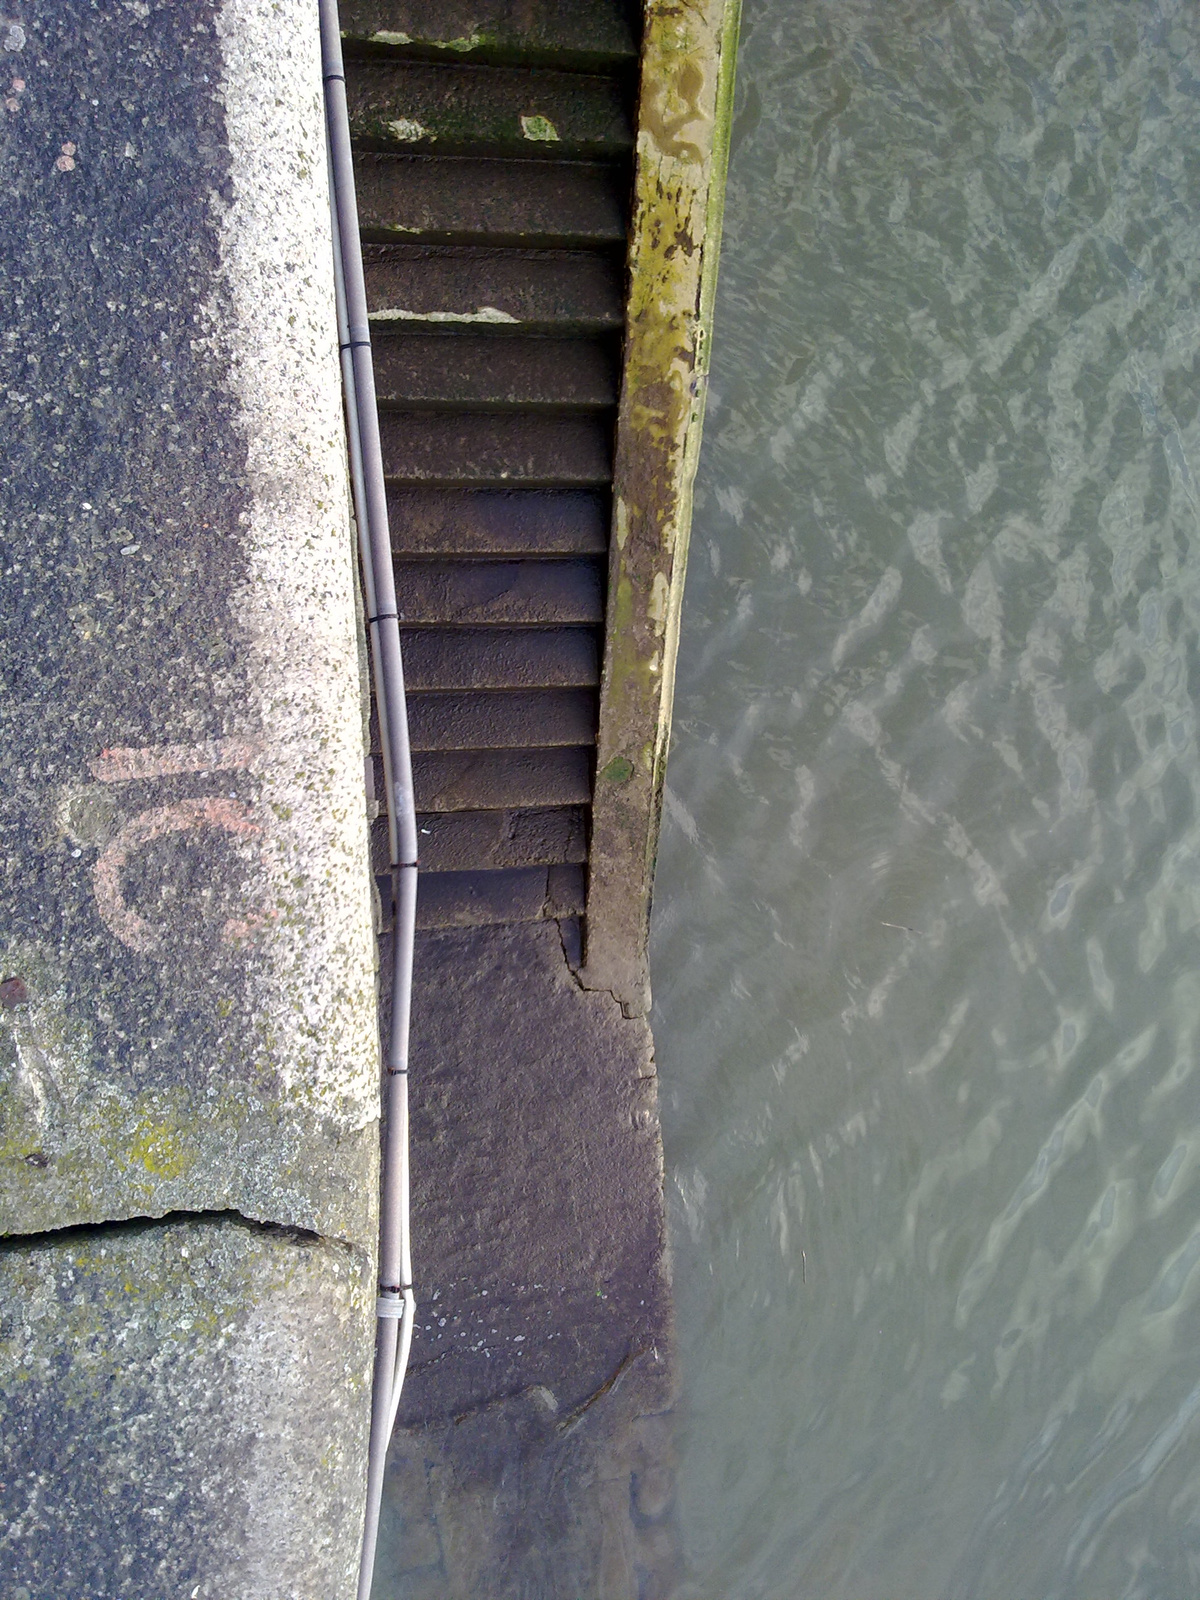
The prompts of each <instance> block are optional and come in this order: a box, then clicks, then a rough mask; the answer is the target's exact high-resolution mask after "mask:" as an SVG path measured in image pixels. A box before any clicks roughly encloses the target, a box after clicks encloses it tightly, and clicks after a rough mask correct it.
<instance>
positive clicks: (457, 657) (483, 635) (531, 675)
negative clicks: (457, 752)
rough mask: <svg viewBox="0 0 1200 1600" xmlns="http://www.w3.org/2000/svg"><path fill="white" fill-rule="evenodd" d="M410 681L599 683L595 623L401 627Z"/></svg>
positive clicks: (465, 685)
mask: <svg viewBox="0 0 1200 1600" xmlns="http://www.w3.org/2000/svg"><path fill="white" fill-rule="evenodd" d="M400 648H401V652H402V655H403V660H404V677H405V682H406V684H407V685H408V688H409V690H410V691H411V692H414V693H415V692H419V691H420V690H422V689H540V688H575V687H580V688H584V687H588V688H590V687H594V686H596V685H598V684H599V682H600V645H599V639H598V637H597V633H596V630H595V629H594V628H587V627H584V628H542V627H530V628H503V627H496V628H453V627H450V628H429V629H427V630H426V629H408V628H405V629H403V630H402V631H401V635H400Z"/></svg>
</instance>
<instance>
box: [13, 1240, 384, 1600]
mask: <svg viewBox="0 0 1200 1600" xmlns="http://www.w3.org/2000/svg"><path fill="white" fill-rule="evenodd" d="M373 1311H374V1284H373V1281H372V1273H371V1270H370V1262H369V1259H368V1258H367V1256H366V1254H365V1253H364V1252H361V1251H357V1250H352V1249H349V1248H347V1247H345V1246H342V1245H330V1244H324V1243H320V1242H318V1241H316V1240H313V1239H311V1238H309V1239H305V1238H303V1237H300V1236H297V1235H294V1234H288V1233H286V1232H284V1231H283V1230H268V1229H264V1228H256V1227H250V1226H247V1225H246V1224H244V1223H240V1222H236V1221H231V1220H228V1219H219V1218H213V1219H210V1220H205V1221H191V1222H171V1223H165V1224H159V1225H149V1224H128V1225H126V1226H124V1227H121V1228H117V1229H105V1230H100V1231H94V1230H78V1231H76V1232H74V1233H65V1234H59V1235H55V1236H53V1237H51V1238H49V1239H45V1238H44V1239H41V1240H39V1241H37V1242H29V1243H25V1242H22V1241H15V1242H10V1243H9V1244H7V1245H5V1246H4V1247H2V1248H0V1594H3V1596H4V1600H42V1597H43V1596H47V1597H48V1596H51V1595H54V1596H57V1597H60V1600H84V1597H85V1596H88V1597H90V1596H96V1597H100V1596H111V1597H113V1600H117V1597H120V1600H164V1597H165V1596H168V1595H170V1596H181V1597H186V1596H191V1597H193V1600H205V1597H207V1600H231V1597H232V1596H236V1597H237V1600H345V1596H346V1595H347V1594H352V1593H353V1579H354V1574H355V1571H356V1565H357V1558H358V1541H359V1538H360V1537H361V1525H362V1496H363V1492H364V1491H363V1470H362V1463H363V1459H364V1456H365V1449H366V1437H365V1435H366V1426H367V1417H368V1407H367V1406H366V1405H364V1395H365V1393H366V1392H367V1391H368V1390H369V1386H370V1356H371V1351H372V1340H371V1326H372V1318H373Z"/></svg>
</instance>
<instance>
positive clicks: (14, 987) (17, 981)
mask: <svg viewBox="0 0 1200 1600" xmlns="http://www.w3.org/2000/svg"><path fill="white" fill-rule="evenodd" d="M28 999H29V990H28V989H27V988H26V987H25V980H24V978H16V977H13V978H5V979H4V980H3V982H0V1006H4V1007H5V1008H6V1009H8V1010H10V1011H11V1010H12V1008H13V1007H14V1006H23V1005H24V1004H25V1002H26V1001H27V1000H28Z"/></svg>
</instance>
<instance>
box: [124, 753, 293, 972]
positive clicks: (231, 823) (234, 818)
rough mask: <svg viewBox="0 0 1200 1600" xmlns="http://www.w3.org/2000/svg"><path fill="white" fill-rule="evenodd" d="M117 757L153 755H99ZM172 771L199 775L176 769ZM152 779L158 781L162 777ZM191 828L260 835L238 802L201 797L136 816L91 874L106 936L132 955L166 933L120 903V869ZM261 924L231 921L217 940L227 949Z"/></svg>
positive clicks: (127, 905)
mask: <svg viewBox="0 0 1200 1600" xmlns="http://www.w3.org/2000/svg"><path fill="white" fill-rule="evenodd" d="M164 748H166V749H176V750H178V749H187V748H195V747H188V746H179V745H176V746H166V747H164ZM118 753H120V754H133V755H142V754H147V755H150V754H154V752H152V751H146V752H142V751H132V752H116V751H105V752H104V754H105V755H115V754H118ZM101 759H103V757H101ZM96 765H97V763H93V767H92V770H93V771H95V768H96ZM172 770H174V771H180V770H184V771H198V770H202V769H200V768H183V769H181V768H178V767H176V768H174V769H172ZM140 775H141V774H138V776H140ZM153 775H154V776H156V777H157V776H160V775H161V774H159V773H155V774H153ZM192 828H223V829H224V830H225V832H226V833H232V834H236V835H238V836H239V837H245V836H246V835H248V834H252V833H261V832H262V829H261V827H260V826H259V824H258V823H257V822H255V821H254V819H253V817H252V816H251V815H250V812H249V810H248V808H247V807H246V806H244V805H242V803H241V802H240V801H238V800H226V799H224V798H223V797H222V796H220V795H206V796H203V797H201V798H199V799H195V800H176V801H175V802H174V803H173V804H172V805H168V806H156V807H154V808H153V809H152V810H149V811H141V812H139V813H138V815H137V816H136V817H133V818H132V819H131V820H130V821H129V822H127V823H126V824H125V826H124V827H123V828H121V829H120V831H119V832H118V833H117V834H116V836H115V837H114V838H113V839H111V840H110V841H109V843H108V844H107V845H106V846H105V848H104V849H103V850H102V851H101V853H100V856H99V858H98V860H97V861H96V864H95V866H94V867H93V868H92V887H93V888H94V890H95V894H96V907H97V909H98V910H99V912H100V915H101V917H102V918H103V919H104V923H105V925H106V926H107V927H108V928H109V930H110V931H111V932H112V933H115V934H116V936H117V938H118V939H120V941H121V943H122V944H124V945H128V946H129V948H130V949H131V950H138V951H142V952H145V951H148V950H153V949H154V948H155V946H156V945H158V944H160V943H161V941H162V939H163V938H164V937H165V930H164V929H158V928H154V927H152V926H151V925H150V923H148V922H147V921H146V919H145V917H143V916H142V915H141V914H140V913H139V912H137V911H135V910H134V909H133V907H132V906H131V905H130V904H129V903H128V901H127V900H126V899H125V895H124V892H123V890H122V888H121V874H122V872H123V871H124V869H125V864H126V862H127V861H128V860H129V857H130V856H131V855H132V854H133V852H134V851H135V850H139V849H141V847H142V846H143V845H145V844H149V843H150V841H151V840H152V839H159V838H161V837H162V836H163V834H166V833H186V832H188V831H189V830H190V829H192ZM262 920H263V919H261V918H258V917H254V918H250V919H243V918H233V917H231V918H230V919H229V921H228V922H226V924H225V926H224V928H223V929H222V930H221V937H222V938H223V939H224V940H225V942H226V943H229V942H231V941H232V940H234V939H238V938H245V937H246V936H247V934H249V933H250V932H251V931H253V926H254V925H255V924H257V923H259V922H261V921H262Z"/></svg>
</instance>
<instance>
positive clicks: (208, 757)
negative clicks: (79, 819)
mask: <svg viewBox="0 0 1200 1600" xmlns="http://www.w3.org/2000/svg"><path fill="white" fill-rule="evenodd" d="M257 754H258V746H257V745H255V744H252V743H251V742H250V741H249V740H247V739H205V740H203V741H201V743H199V744H160V745H148V746H145V747H143V748H138V747H137V746H133V745H117V746H115V747H114V748H113V749H111V750H101V752H100V754H99V755H98V756H97V757H96V759H95V760H94V761H93V762H92V763H91V769H92V777H93V778H97V779H98V780H99V781H100V782H101V783H132V782H133V781H134V780H135V779H143V780H144V779H147V778H174V777H177V776H178V775H179V774H181V773H184V772H233V771H236V770H237V769H239V768H241V767H248V766H250V765H251V763H252V762H253V760H254V758H255V756H256V755H257Z"/></svg>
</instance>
